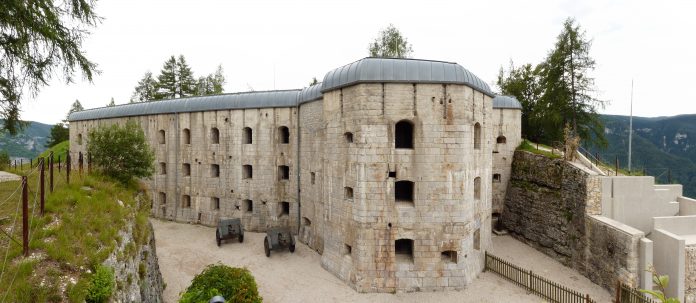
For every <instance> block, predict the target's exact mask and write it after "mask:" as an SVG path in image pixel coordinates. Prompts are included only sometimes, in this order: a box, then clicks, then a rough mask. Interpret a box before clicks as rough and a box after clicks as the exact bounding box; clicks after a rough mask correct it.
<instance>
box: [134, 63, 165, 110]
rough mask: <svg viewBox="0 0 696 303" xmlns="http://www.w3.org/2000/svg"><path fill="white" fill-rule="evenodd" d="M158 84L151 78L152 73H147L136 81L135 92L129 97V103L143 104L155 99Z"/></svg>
mask: <svg viewBox="0 0 696 303" xmlns="http://www.w3.org/2000/svg"><path fill="white" fill-rule="evenodd" d="M158 86H159V83H157V80H155V78H153V77H152V73H151V72H150V71H147V72H146V73H145V76H143V78H142V79H141V80H140V81H138V85H137V86H136V87H135V91H134V92H133V95H132V96H131V99H130V103H136V102H145V101H151V100H155V99H157V88H158Z"/></svg>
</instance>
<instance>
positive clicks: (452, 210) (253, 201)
mask: <svg viewBox="0 0 696 303" xmlns="http://www.w3.org/2000/svg"><path fill="white" fill-rule="evenodd" d="M361 61H365V62H361ZM361 61H358V62H356V63H353V64H351V65H350V66H346V67H344V69H345V71H344V70H343V68H342V70H340V71H334V72H330V73H329V74H327V77H325V82H324V83H327V79H329V80H331V78H332V77H333V76H332V75H334V74H335V75H336V76H335V77H334V78H335V79H334V80H333V81H330V84H329V85H324V86H322V84H319V86H312V87H310V88H307V89H305V90H303V91H302V92H300V91H297V93H298V102H297V103H296V104H295V105H292V106H288V105H284V106H283V105H280V106H279V105H274V106H266V107H260V108H253V106H245V107H244V108H230V109H215V110H203V111H193V112H176V113H158V114H147V115H143V114H134V115H131V116H130V117H115V116H109V117H103V118H90V119H87V118H84V119H75V120H74V121H71V123H70V139H71V147H70V151H71V155H72V157H73V163H77V161H78V158H79V154H80V153H82V154H83V155H84V153H85V152H86V146H87V144H88V142H86V138H87V134H88V133H89V131H90V130H92V129H94V128H95V127H97V126H99V125H108V124H112V123H119V124H123V123H125V122H126V120H128V119H132V120H135V121H137V122H138V123H139V124H140V125H141V126H142V128H143V130H144V131H145V134H146V137H147V138H148V140H149V143H150V145H151V146H153V147H154V148H155V152H156V159H157V160H156V162H157V163H156V169H157V174H156V175H155V176H154V178H153V179H152V180H150V181H149V182H148V185H149V186H150V194H151V196H152V197H153V200H154V201H153V202H154V203H153V205H154V207H153V210H152V214H153V216H156V217H160V218H166V219H170V220H176V221H181V222H193V223H200V224H206V225H215V224H216V222H217V220H218V218H220V217H238V218H242V222H243V224H244V227H245V229H246V230H251V231H265V230H266V229H267V228H269V227H273V226H289V227H291V228H292V230H293V231H297V232H298V238H299V240H300V241H302V242H304V243H306V244H307V245H308V246H309V247H311V248H313V249H314V250H316V251H317V252H319V253H320V254H322V265H323V267H324V268H326V269H327V270H328V271H330V272H332V273H334V274H335V275H336V276H338V277H339V278H341V279H342V280H344V281H346V283H348V284H349V285H351V286H352V287H354V288H355V289H356V290H357V291H360V292H397V291H419V290H446V289H462V288H464V287H465V286H466V285H467V284H469V283H470V282H471V281H472V280H473V279H475V278H476V276H477V275H478V274H479V273H480V272H481V271H482V270H483V267H484V264H483V258H484V251H485V250H486V249H487V247H488V246H489V245H490V233H491V212H492V205H491V202H492V184H491V176H492V167H493V165H492V162H493V160H492V157H493V156H492V155H493V151H494V145H495V138H496V137H497V135H499V134H498V133H500V132H505V133H506V136H507V140H509V141H508V142H510V143H511V147H510V148H512V149H511V150H514V148H515V147H516V146H517V144H518V143H515V142H519V140H520V138H519V123H520V122H519V110H518V109H516V110H514V111H515V112H516V113H513V114H508V113H507V111H506V110H501V111H497V113H498V115H499V117H498V118H503V119H504V120H505V121H502V120H496V117H494V116H493V107H492V94H491V93H490V91H489V90H488V88H487V85H485V83H483V82H482V81H480V80H478V79H477V78H475V76H473V75H471V74H467V73H468V71H466V70H464V69H463V68H461V67H457V66H455V65H456V64H453V63H447V62H437V61H419V60H398V59H371V58H368V59H363V60H361ZM368 61H371V62H372V63H371V62H368ZM374 61H379V62H378V63H379V65H371V64H373V63H374ZM361 64H362V65H361ZM356 66H357V67H356ZM360 66H362V67H360ZM385 66H387V67H385ZM424 66H425V67H424ZM360 68H363V69H364V72H363V73H361V72H360V71H359V70H358V69H360ZM380 68H382V69H384V70H382V71H380V72H379V73H376V72H375V71H376V69H380ZM400 68H402V72H403V73H404V74H397V73H393V72H394V71H397V70H399V69H400ZM438 69H442V70H441V71H442V73H443V74H442V75H449V76H442V75H439V74H437V73H436V72H435V71H436V70H438ZM337 70H338V69H337ZM409 70H410V71H414V70H420V72H418V73H409ZM344 72H345V73H352V76H351V75H348V76H346V75H345V74H344ZM390 73H391V74H390ZM431 73H432V74H431ZM373 74H379V75H382V76H381V77H384V79H386V80H383V81H378V80H375V79H373V78H369V81H367V80H360V79H358V80H356V81H353V80H346V79H347V78H349V77H358V78H359V77H363V76H364V75H373ZM356 75H357V76H356ZM360 75H363V76H360ZM432 75H434V76H432ZM467 75H468V76H467ZM365 77H367V76H365ZM370 77H372V76H370ZM408 77H412V78H408ZM431 77H434V78H431ZM438 77H445V78H438ZM446 77H451V79H450V80H448V79H447V78H446ZM389 79H391V80H389ZM408 79H411V80H408ZM437 79H440V80H437ZM467 81H473V82H471V83H470V82H467ZM337 83H338V84H337ZM319 88H322V91H321V93H320V94H318V96H314V97H312V98H303V96H304V94H305V93H307V94H311V93H312V92H314V93H315V95H316V92H318V91H319V90H318V89H319ZM270 93H273V92H270ZM254 94H256V93H247V95H249V96H251V95H254ZM223 97H224V96H223ZM245 98H246V97H245ZM169 102H171V101H169ZM189 102H191V101H189ZM200 102H205V100H202V101H200ZM515 119H517V120H515ZM508 122H509V123H515V124H516V126H512V127H510V128H508V127H506V126H505V125H504V124H505V123H508ZM496 123H497V124H496ZM496 125H497V126H496ZM494 127H497V128H496V132H497V134H496V136H495V137H494V136H493V135H492V134H493V132H494V130H493V128H494ZM249 129H250V130H251V137H250V138H249V136H248V135H249V133H248V131H249ZM508 131H509V133H510V135H507V132H508ZM83 141H84V142H83ZM500 150H502V148H501V149H500ZM511 150H510V149H508V148H507V147H506V148H505V151H504V152H505V153H511ZM501 163H509V162H501ZM503 165H504V164H503ZM250 168H251V169H253V174H251V173H250V172H251V169H250ZM502 169H503V170H504V168H502ZM286 203H287V204H286Z"/></svg>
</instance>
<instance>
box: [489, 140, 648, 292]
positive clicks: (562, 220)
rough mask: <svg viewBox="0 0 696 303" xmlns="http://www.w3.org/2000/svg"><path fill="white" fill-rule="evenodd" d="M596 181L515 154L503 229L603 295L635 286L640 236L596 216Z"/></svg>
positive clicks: (567, 167)
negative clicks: (617, 285) (572, 271)
mask: <svg viewBox="0 0 696 303" xmlns="http://www.w3.org/2000/svg"><path fill="white" fill-rule="evenodd" d="M597 178H598V176H595V175H590V174H588V173H587V172H586V171H584V170H582V169H579V168H577V167H575V166H574V165H572V164H570V163H568V162H565V161H563V160H561V159H550V158H547V157H545V156H542V155H536V154H532V153H529V152H524V151H517V152H515V155H514V160H513V163H512V175H511V178H510V186H509V187H508V191H507V195H506V198H505V205H504V210H503V213H502V221H501V223H502V225H503V226H504V227H505V228H507V229H508V230H510V231H511V233H512V235H513V236H514V237H516V238H518V239H520V240H522V241H524V242H525V243H527V244H529V245H531V246H533V247H535V248H536V249H538V250H539V251H541V252H543V253H545V254H547V255H549V256H550V257H553V258H554V259H556V260H558V261H559V262H561V263H563V264H564V265H566V266H568V267H571V268H573V269H576V270H578V271H579V272H580V273H581V274H583V275H584V276H586V277H588V278H590V279H592V281H595V283H597V284H599V285H602V286H604V287H605V288H607V289H610V290H611V289H613V287H614V286H615V283H616V280H617V279H619V280H621V281H623V282H624V283H627V284H629V285H632V286H638V278H639V275H640V274H639V270H640V269H639V253H638V252H639V243H640V239H641V238H642V237H643V236H644V233H643V232H641V231H639V230H637V229H634V228H631V227H629V226H626V225H624V224H621V223H619V222H616V221H613V220H611V219H608V218H604V217H601V216H595V214H596V213H597V212H598V211H597V204H598V203H599V202H598V199H599V195H598V194H597V193H598V192H599V189H598V187H599V186H600V184H601V182H598V180H596V179H597Z"/></svg>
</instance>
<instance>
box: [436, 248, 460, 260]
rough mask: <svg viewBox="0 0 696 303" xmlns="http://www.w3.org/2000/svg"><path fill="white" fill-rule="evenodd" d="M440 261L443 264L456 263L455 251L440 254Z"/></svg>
mask: <svg viewBox="0 0 696 303" xmlns="http://www.w3.org/2000/svg"><path fill="white" fill-rule="evenodd" d="M440 259H441V260H442V262H445V263H457V251H454V250H446V251H443V252H442V253H441V254H440Z"/></svg>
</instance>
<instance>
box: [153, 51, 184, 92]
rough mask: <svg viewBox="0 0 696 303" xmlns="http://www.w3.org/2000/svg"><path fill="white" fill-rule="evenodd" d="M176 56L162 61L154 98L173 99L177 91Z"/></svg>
mask: <svg viewBox="0 0 696 303" xmlns="http://www.w3.org/2000/svg"><path fill="white" fill-rule="evenodd" d="M177 71H178V70H177V65H176V58H175V57H174V56H171V57H170V58H169V59H168V60H167V61H165V62H164V66H162V70H161V71H160V74H159V76H157V92H156V94H155V100H162V99H174V98H176V97H178V96H177V93H178V92H179V81H178V76H177Z"/></svg>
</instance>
